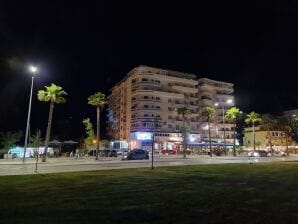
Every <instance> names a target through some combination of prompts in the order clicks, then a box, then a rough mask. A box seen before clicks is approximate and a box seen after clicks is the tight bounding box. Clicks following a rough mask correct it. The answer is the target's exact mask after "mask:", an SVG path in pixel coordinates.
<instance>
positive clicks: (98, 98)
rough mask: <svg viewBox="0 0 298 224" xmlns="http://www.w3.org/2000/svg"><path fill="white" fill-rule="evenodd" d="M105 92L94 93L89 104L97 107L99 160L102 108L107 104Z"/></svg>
mask: <svg viewBox="0 0 298 224" xmlns="http://www.w3.org/2000/svg"><path fill="white" fill-rule="evenodd" d="M106 103H107V102H106V99H105V94H103V93H101V92H97V93H94V94H93V95H91V96H89V97H88V104H90V105H92V106H95V107H96V115H97V116H96V118H97V127H96V158H95V159H96V160H98V154H99V136H100V110H101V109H102V108H103V106H104V105H105V104H106Z"/></svg>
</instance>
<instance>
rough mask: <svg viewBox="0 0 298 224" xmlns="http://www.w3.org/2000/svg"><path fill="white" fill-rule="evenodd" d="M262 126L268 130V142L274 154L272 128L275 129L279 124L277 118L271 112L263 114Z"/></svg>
mask: <svg viewBox="0 0 298 224" xmlns="http://www.w3.org/2000/svg"><path fill="white" fill-rule="evenodd" d="M261 119H262V120H261V126H262V127H264V128H265V129H266V130H267V136H268V144H269V147H270V151H271V154H272V155H273V148H272V138H271V130H273V129H274V128H275V127H276V125H277V119H276V118H275V117H274V116H272V115H270V114H263V115H262V116H261Z"/></svg>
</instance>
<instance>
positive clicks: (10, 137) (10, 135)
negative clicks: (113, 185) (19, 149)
mask: <svg viewBox="0 0 298 224" xmlns="http://www.w3.org/2000/svg"><path fill="white" fill-rule="evenodd" d="M22 135H23V133H22V131H18V132H11V131H8V132H1V133H0V145H1V148H2V150H3V151H4V153H6V152H7V151H8V150H9V149H10V148H11V147H14V146H16V144H17V143H18V142H20V140H21V138H22Z"/></svg>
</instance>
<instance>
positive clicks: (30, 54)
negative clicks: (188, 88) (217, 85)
mask: <svg viewBox="0 0 298 224" xmlns="http://www.w3.org/2000/svg"><path fill="white" fill-rule="evenodd" d="M8 2H9V3H4V2H1V7H0V83H1V89H0V102H1V104H0V116H1V117H0V131H8V130H23V131H24V130H25V127H26V116H27V110H28V102H29V93H30V92H29V91H30V82H31V77H30V75H29V74H28V71H27V70H26V66H27V65H28V64H29V63H34V64H36V65H38V66H39V68H40V74H38V76H37V77H36V79H35V86H34V100H33V105H32V116H31V118H32V128H31V129H33V130H35V129H36V128H41V129H42V131H43V135H44V132H45V127H46V122H47V118H48V109H49V105H48V104H46V103H42V102H38V101H37V100H36V93H37V90H39V89H42V88H43V86H44V85H49V84H50V83H51V82H53V83H55V84H58V85H61V86H62V87H63V88H64V89H65V91H66V92H67V93H68V94H69V96H68V97H67V103H66V104H64V105H57V106H56V108H55V111H54V124H53V135H54V136H55V135H60V137H61V138H72V137H78V136H81V135H83V134H84V131H83V125H82V119H83V118H84V117H91V118H92V119H93V121H94V124H95V108H93V107H92V106H90V105H88V104H87V97H88V96H89V95H91V94H93V93H95V92H98V91H101V92H104V93H106V94H108V90H109V89H110V88H111V87H112V86H113V85H114V84H115V83H117V82H118V81H120V80H121V79H122V78H123V77H124V76H125V75H126V74H127V72H128V71H130V70H131V69H132V68H133V67H135V66H138V65H140V64H143V65H148V66H153V67H158V68H164V69H170V70H177V71H182V72H187V73H194V74H197V75H198V77H207V78H211V79H217V80H222V81H227V82H233V83H234V84H235V96H236V104H237V106H238V107H240V109H241V110H243V111H244V112H250V111H252V110H254V111H256V112H259V113H268V112H269V113H278V112H281V111H282V110H285V109H294V108H298V94H297V89H298V2H297V1H245V3H244V1H239V0H238V1H189V2H188V1H175V2H176V3H174V1H153V0H150V1H118V2H115V1H114V2H113V1H97V3H95V1H81V3H80V4H75V3H66V1H65V2H64V1H59V2H57V3H55V1H49V2H50V3H46V1H37V2H31V3H30V1H23V3H20V2H18V1H8ZM92 2H93V3H92ZM161 2H163V3H161ZM194 2H195V3H194ZM103 116H105V114H103ZM65 133H67V134H65ZM66 135H67V136H66Z"/></svg>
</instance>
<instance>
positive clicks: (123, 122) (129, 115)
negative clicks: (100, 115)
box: [107, 66, 233, 151]
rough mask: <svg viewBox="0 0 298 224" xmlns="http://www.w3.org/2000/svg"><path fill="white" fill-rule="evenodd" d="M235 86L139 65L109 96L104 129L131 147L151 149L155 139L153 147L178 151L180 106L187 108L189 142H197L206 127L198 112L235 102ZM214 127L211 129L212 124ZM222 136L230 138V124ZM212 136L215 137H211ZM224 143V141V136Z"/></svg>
mask: <svg viewBox="0 0 298 224" xmlns="http://www.w3.org/2000/svg"><path fill="white" fill-rule="evenodd" d="M232 93H233V84H230V83H223V82H217V81H214V80H210V79H197V77H196V75H194V74H187V73H182V72H176V71H170V70H164V69H158V68H152V67H148V66H139V67H136V68H134V69H133V70H131V71H130V72H129V73H128V74H127V76H126V77H125V78H124V79H123V80H121V81H120V82H119V83H118V84H117V85H115V86H114V87H113V88H112V89H111V94H110V95H109V96H108V98H107V99H108V106H109V109H108V126H109V133H110V135H111V137H112V138H113V139H116V140H127V141H128V142H129V144H130V147H131V148H137V147H142V148H146V147H147V148H148V149H149V148H151V147H152V137H153V136H154V144H155V145H154V146H155V149H156V150H158V151H160V150H177V149H178V148H179V147H180V145H181V142H182V138H181V128H182V127H183V118H182V115H179V114H178V113H177V109H178V108H182V107H187V108H188V109H189V110H190V114H189V115H187V117H186V124H187V126H188V127H189V132H190V133H189V136H188V139H187V141H188V142H189V143H193V144H195V143H200V142H202V137H203V136H205V135H204V127H205V123H203V122H202V119H201V117H200V112H201V111H202V110H203V108H204V107H206V106H214V104H215V103H217V102H218V103H220V106H222V105H224V107H223V108H224V109H226V105H225V103H224V101H225V100H226V99H227V98H231V99H232V98H233V96H232V95H231V94H232ZM220 111H221V109H220V108H218V117H217V118H218V119H216V122H215V123H216V127H217V128H216V129H214V131H213V132H212V133H213V137H215V138H216V137H218V138H220V136H221V134H222V133H223V131H222V120H220V119H219V117H220V115H219V113H220ZM214 126H215V125H214ZM226 128H227V129H229V130H227V131H226V136H231V133H230V124H228V123H227V124H226ZM214 132H215V134H214ZM227 139H228V138H227Z"/></svg>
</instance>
